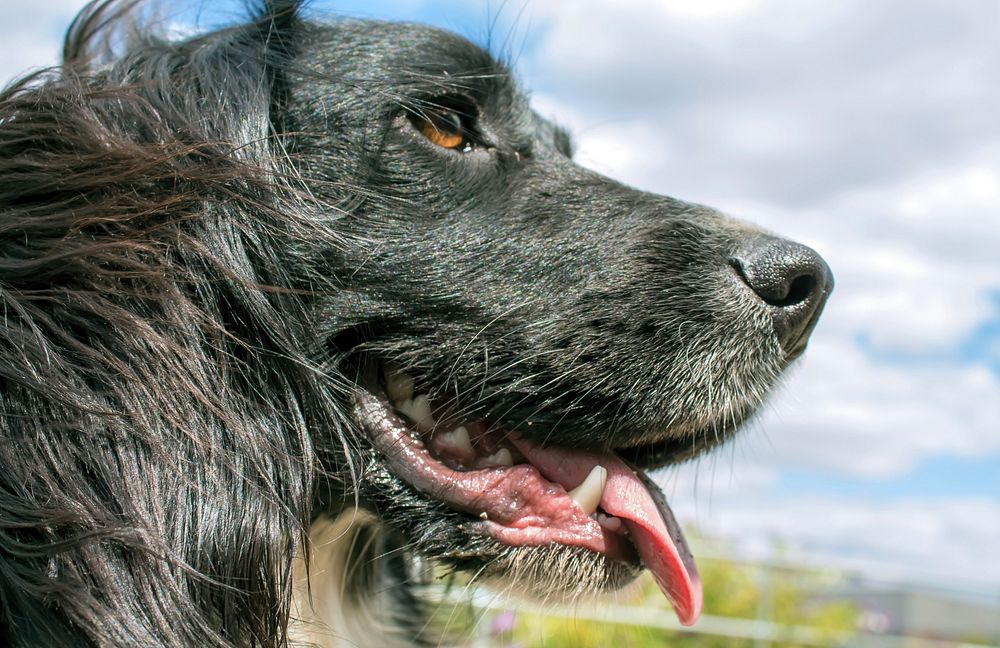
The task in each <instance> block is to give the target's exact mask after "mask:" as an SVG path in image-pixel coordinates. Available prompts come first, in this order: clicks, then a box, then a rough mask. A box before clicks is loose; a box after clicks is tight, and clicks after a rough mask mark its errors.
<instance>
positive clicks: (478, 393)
mask: <svg viewBox="0 0 1000 648" xmlns="http://www.w3.org/2000/svg"><path fill="white" fill-rule="evenodd" d="M301 29H302V32H301V38H300V40H299V41H297V42H298V43H300V45H299V49H298V51H297V52H296V59H295V60H296V68H297V70H296V71H295V72H293V73H292V74H290V75H289V77H288V81H287V83H288V85H287V90H286V92H287V96H286V100H285V103H284V104H283V106H282V113H281V114H280V118H281V120H282V121H281V126H282V129H283V131H284V132H287V133H291V134H292V135H290V144H289V146H290V150H291V155H292V157H293V158H298V159H301V160H303V161H304V162H306V163H307V165H308V166H307V169H306V174H307V175H309V176H310V177H312V178H316V179H319V180H321V182H319V183H315V190H316V191H317V198H318V200H319V201H321V202H322V203H324V204H326V205H329V206H330V207H331V210H330V212H329V216H330V218H331V219H335V221H336V223H337V225H336V226H337V229H338V231H340V232H341V233H342V234H343V235H344V236H345V238H346V240H347V241H348V244H346V245H345V246H343V247H342V248H341V249H338V250H336V251H330V256H329V266H328V267H329V271H330V272H331V273H332V274H333V275H334V278H335V280H336V281H337V282H338V284H339V285H340V286H342V290H340V291H339V292H338V293H337V294H335V295H333V296H330V297H328V298H325V299H322V300H320V301H319V302H318V310H317V311H316V313H317V317H316V321H315V326H316V327H317V329H318V330H319V331H321V332H322V336H321V337H322V339H323V340H324V342H325V343H327V344H328V350H327V352H329V353H331V357H332V358H335V359H336V364H337V368H338V370H339V371H340V372H341V373H343V374H344V375H346V376H348V377H350V378H352V382H354V383H355V384H356V387H354V388H353V389H352V392H353V393H352V396H351V399H352V405H351V406H352V424H353V426H354V428H355V429H354V431H353V436H352V439H351V444H352V445H353V446H354V447H356V448H358V450H359V454H357V455H355V456H354V459H355V460H356V461H357V463H358V465H359V466H360V467H361V470H360V471H359V478H358V486H359V488H360V493H361V498H362V503H363V505H364V506H366V507H369V508H371V509H373V510H374V511H376V512H377V513H378V514H379V515H380V516H381V517H383V519H385V520H387V521H388V522H389V523H390V524H391V525H392V526H393V527H395V528H396V529H398V530H399V531H400V532H401V533H402V534H403V535H404V536H405V538H406V541H407V542H408V543H410V544H411V545H412V546H413V547H415V548H416V549H417V550H418V551H421V552H423V553H425V554H427V555H430V556H432V557H435V558H440V559H443V560H445V561H448V562H450V563H452V564H454V565H456V566H458V567H461V568H467V569H471V570H476V571H477V572H482V573H486V574H490V575H496V576H506V577H511V576H513V577H522V580H523V581H524V582H529V581H531V582H533V583H534V584H535V585H537V587H538V589H540V590H542V591H544V592H545V593H551V592H552V591H554V590H562V591H577V590H582V589H592V588H594V587H601V586H608V587H614V586H617V585H620V584H622V583H623V582H626V581H628V580H630V579H631V578H632V577H633V576H634V574H635V573H637V571H638V568H639V567H640V565H644V566H646V567H648V568H650V569H651V570H652V571H653V574H654V576H655V577H656V579H657V581H658V582H659V584H660V585H661V588H662V589H663V590H664V592H665V593H666V594H667V596H668V597H669V598H670V599H671V600H672V601H673V603H674V605H675V607H676V608H677V610H678V613H679V616H680V618H681V620H682V621H684V622H685V623H689V622H692V621H693V619H694V618H695V617H696V616H697V613H698V610H699V608H700V584H699V582H698V577H697V573H696V570H695V567H694V564H693V561H692V560H691V558H690V555H689V553H688V551H687V548H686V546H685V543H684V540H683V537H682V535H681V533H680V531H679V530H678V528H677V524H676V523H675V521H674V520H673V517H672V515H671V513H670V510H669V508H668V507H667V505H666V504H665V502H664V500H663V497H662V495H661V494H660V493H659V491H658V489H657V488H656V486H655V485H653V484H652V483H651V481H650V480H649V479H648V478H647V477H646V476H645V474H644V472H643V471H644V470H648V469H652V468H657V467H660V466H665V465H668V464H672V463H675V462H679V461H682V460H685V459H688V458H690V457H693V456H695V455H697V454H699V453H701V452H703V451H705V450H706V449H708V448H711V447H712V446H715V445H717V444H719V443H721V442H723V441H724V440H726V439H727V438H729V437H730V436H731V435H732V434H733V433H734V432H735V431H736V430H737V428H739V426H740V425H741V423H743V422H744V421H745V420H746V419H747V418H748V417H749V416H751V415H752V414H753V413H754V411H755V410H756V409H757V408H758V406H759V405H760V404H761V402H762V400H763V399H764V398H765V396H766V395H767V393H768V391H769V390H770V389H771V388H772V387H773V386H774V385H775V382H776V381H777V380H778V379H779V376H780V375H781V373H782V371H783V370H784V369H785V368H786V367H787V366H788V365H789V363H790V362H792V361H793V360H794V359H795V358H796V357H798V356H799V355H800V354H801V352H802V350H803V349H804V348H805V345H806V340H807V338H808V337H809V334H810V332H811V330H812V328H813V325H814V324H815V323H816V320H817V318H818V316H819V314H820V311H821V309H822V307H823V304H824V301H825V300H826V298H827V295H828V294H829V292H830V290H831V287H832V280H831V275H830V272H829V270H828V268H827V266H826V265H825V263H824V262H823V261H822V259H820V257H819V256H818V255H817V254H816V253H814V252H813V251H812V250H810V249H808V248H806V247H804V246H801V245H797V244H795V243H791V242H788V241H785V240H782V239H779V238H776V237H773V236H771V235H768V234H765V233H764V232H762V231H760V230H758V229H756V228H754V227H752V226H750V225H747V224H745V223H740V222H737V221H734V220H731V219H729V218H727V217H725V216H723V215H721V214H719V213H718V212H716V211H713V210H712V209H710V208H708V207H703V206H700V205H694V204H690V203H685V202H682V201H680V200H677V199H673V198H668V197H664V196H658V195H653V194H649V193H644V192H641V191H637V190H635V189H632V188H629V187H626V186H623V185H622V184H619V183H617V182H615V181H613V180H610V179H608V178H606V177H603V176H601V175H599V174H597V173H594V172H592V171H589V170H587V169H585V168H583V167H581V166H579V165H578V164H576V163H574V161H573V151H572V143H571V139H570V137H569V135H568V134H567V133H566V132H565V131H564V130H562V129H561V128H559V127H558V126H557V125H555V124H553V123H552V122H550V121H548V120H546V119H545V118H543V117H542V116H540V115H539V114H538V113H536V112H534V111H533V110H532V109H531V106H530V103H529V101H528V98H527V96H526V95H525V94H524V92H523V90H522V89H520V88H519V86H518V84H517V83H516V81H515V80H514V78H513V77H512V75H511V72H510V71H509V70H508V69H507V68H506V67H505V66H504V65H502V64H501V63H499V62H497V61H496V60H495V59H494V58H492V57H491V56H490V55H489V54H487V53H486V52H484V51H483V50H482V49H480V48H479V47H476V46H475V45H473V44H471V43H469V42H468V41H466V40H464V39H462V38H459V37H457V36H455V35H452V34H449V33H445V32H442V31H438V30H435V29H431V28H427V27H422V26H417V25H407V24H389V23H380V22H367V21H366V22H341V23H338V24H335V25H331V26H323V27H302V28H301ZM296 134H305V135H304V136H303V135H296ZM635 145H636V146H642V145H643V143H642V142H635ZM578 487H579V488H578ZM574 489H576V490H574ZM529 584H530V583H529Z"/></svg>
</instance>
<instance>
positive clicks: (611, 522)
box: [597, 515, 622, 533]
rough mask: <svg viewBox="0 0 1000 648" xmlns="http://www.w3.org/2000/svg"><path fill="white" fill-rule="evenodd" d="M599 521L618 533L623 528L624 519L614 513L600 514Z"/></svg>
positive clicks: (609, 529)
mask: <svg viewBox="0 0 1000 648" xmlns="http://www.w3.org/2000/svg"><path fill="white" fill-rule="evenodd" d="M597 521H598V523H599V524H600V525H601V526H602V527H604V528H605V529H607V530H608V531H611V532H612V533H617V532H619V531H621V529H622V519H621V518H616V517H614V516H613V515H601V516H598V519H597Z"/></svg>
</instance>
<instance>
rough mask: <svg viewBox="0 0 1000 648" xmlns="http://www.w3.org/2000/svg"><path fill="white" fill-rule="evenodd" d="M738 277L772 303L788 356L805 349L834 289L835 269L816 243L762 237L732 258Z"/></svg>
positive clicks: (781, 339) (778, 333) (767, 302)
mask: <svg viewBox="0 0 1000 648" xmlns="http://www.w3.org/2000/svg"><path fill="white" fill-rule="evenodd" d="M732 264H733V267H734V268H736V271H737V272H738V273H739V275H740V278H741V279H742V280H743V281H744V283H746V284H747V285H748V286H750V288H751V290H753V292H754V293H756V295H757V296H758V297H759V298H760V299H761V300H763V301H764V302H765V303H766V304H768V305H769V306H770V309H771V316H772V318H773V320H774V331H775V334H776V335H777V336H778V341H779V342H780V343H781V348H782V349H783V350H784V351H785V354H786V355H787V356H788V357H790V358H791V357H795V356H797V355H799V354H800V353H802V351H803V349H805V347H806V341H807V340H808V339H809V334H810V333H811V332H812V330H813V327H814V326H815V325H816V321H817V320H818V319H819V314H820V312H821V311H822V310H823V305H824V304H825V303H826V299H827V297H829V295H830V291H831V290H833V274H832V273H831V272H830V267H829V266H828V265H827V264H826V261H824V260H823V257H821V256H820V255H819V254H817V253H816V251H815V250H813V249H812V248H808V247H806V246H805V245H799V244H798V243H793V242H792V241H786V240H784V239H780V238H777V237H774V236H758V237H755V238H754V239H753V240H751V241H750V242H749V243H748V244H747V245H745V246H744V247H743V249H742V250H741V251H740V252H739V253H738V254H737V255H736V256H735V257H734V258H733V259H732Z"/></svg>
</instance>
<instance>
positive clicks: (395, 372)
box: [384, 365, 413, 403]
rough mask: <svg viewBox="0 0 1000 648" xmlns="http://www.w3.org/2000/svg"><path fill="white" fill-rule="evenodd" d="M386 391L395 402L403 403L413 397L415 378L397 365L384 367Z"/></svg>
mask: <svg viewBox="0 0 1000 648" xmlns="http://www.w3.org/2000/svg"><path fill="white" fill-rule="evenodd" d="M384 375H385V393H386V395H387V396H388V397H389V400H391V401H392V402H393V403H402V402H403V401H405V400H409V399H411V398H413V378H412V377H411V376H408V375H407V374H405V373H403V372H402V371H400V370H399V369H398V368H397V367H396V366H395V365H386V366H385V367H384Z"/></svg>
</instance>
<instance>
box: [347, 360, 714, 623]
mask: <svg viewBox="0 0 1000 648" xmlns="http://www.w3.org/2000/svg"><path fill="white" fill-rule="evenodd" d="M372 383H374V384H372ZM369 384H370V389H368V390H364V389H359V390H358V391H357V392H356V393H355V401H356V406H357V412H356V415H357V416H358V418H359V421H360V422H362V424H364V425H365V427H366V428H367V429H368V430H369V433H370V434H371V437H372V439H371V440H372V443H373V444H374V446H375V447H376V448H377V449H378V451H379V452H381V453H382V455H383V456H384V457H385V458H386V460H387V461H388V464H389V467H390V469H391V470H392V471H393V472H394V473H395V474H396V475H397V476H398V477H400V478H401V479H403V480H405V481H406V482H407V483H409V484H410V485H411V486H412V487H414V488H416V489H417V490H419V491H421V492H422V493H424V494H425V495H427V496H430V497H433V498H435V499H437V500H440V501H441V502H444V503H445V504H446V505H448V506H450V507H452V508H453V509H456V510H458V511H461V512H463V513H466V514H468V515H469V516H471V517H472V518H473V520H475V522H474V524H475V525H476V526H477V528H479V529H480V530H481V531H482V532H483V533H485V534H488V535H490V536H492V537H493V538H495V539H496V540H497V541H499V542H502V543H504V544H507V545H510V546H542V545H553V544H558V545H564V546H570V547H582V548H584V549H587V550H589V551H593V552H596V553H599V554H602V555H603V556H605V557H606V558H608V559H609V560H614V561H622V562H626V563H630V564H636V563H641V564H642V565H643V566H645V567H646V568H647V569H649V570H650V572H651V573H652V575H653V577H654V579H655V580H656V582H657V584H658V585H659V587H660V589H661V590H662V591H663V593H664V595H666V597H667V598H668V599H669V600H670V602H671V603H672V604H673V606H674V610H675V612H676V614H677V617H678V619H679V620H680V622H681V623H682V624H685V625H690V624H692V623H694V622H695V620H696V619H697V618H698V615H699V613H700V611H701V599H702V592H701V581H700V580H699V577H698V572H697V568H696V567H695V564H694V559H693V557H692V556H691V552H690V550H689V549H688V546H687V543H686V541H685V539H684V536H683V534H682V532H681V530H680V527H679V525H678V524H677V521H676V520H675V519H674V516H673V513H672V512H671V511H670V508H669V507H668V506H667V503H666V501H665V499H664V497H663V494H662V493H661V491H660V490H659V488H658V487H657V486H656V485H655V484H653V483H652V481H651V480H650V479H649V478H648V477H647V476H646V475H645V473H643V472H642V471H641V470H638V469H635V468H633V467H631V466H630V465H629V464H628V463H627V462H626V461H625V460H624V459H623V458H622V457H621V456H619V455H618V454H617V453H615V452H601V451H590V450H576V449H568V448H559V447H555V446H547V445H544V446H543V445H539V444H537V443H534V442H532V441H529V440H528V439H525V438H523V437H521V436H519V435H517V434H515V433H511V432H506V431H500V430H496V429H494V428H491V427H490V426H488V425H487V424H485V423H484V422H482V421H460V422H457V421H453V420H450V417H448V415H447V413H446V412H442V411H440V410H436V409H435V407H434V405H433V404H432V403H431V402H430V401H429V400H428V399H427V397H426V396H424V395H419V394H415V393H414V387H413V380H412V378H410V377H409V376H407V375H405V374H403V373H400V372H398V371H396V370H395V369H393V368H391V367H387V368H383V370H382V380H381V381H378V380H373V381H370V383H369ZM438 419H440V422H439V420H438Z"/></svg>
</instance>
